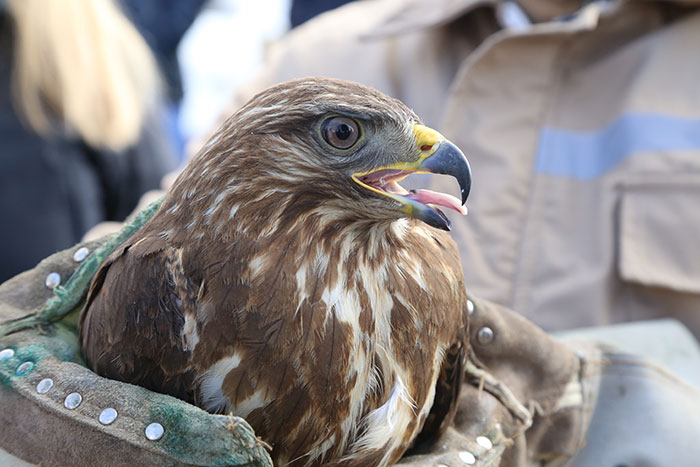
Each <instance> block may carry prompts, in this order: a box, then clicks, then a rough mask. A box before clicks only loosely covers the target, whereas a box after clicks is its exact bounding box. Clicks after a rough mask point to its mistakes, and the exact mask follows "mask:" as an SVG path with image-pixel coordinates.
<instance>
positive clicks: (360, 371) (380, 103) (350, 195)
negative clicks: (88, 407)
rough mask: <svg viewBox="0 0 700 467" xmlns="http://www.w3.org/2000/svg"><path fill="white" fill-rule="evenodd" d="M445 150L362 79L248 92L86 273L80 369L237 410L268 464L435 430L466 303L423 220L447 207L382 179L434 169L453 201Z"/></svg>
mask: <svg viewBox="0 0 700 467" xmlns="http://www.w3.org/2000/svg"><path fill="white" fill-rule="evenodd" d="M354 125H357V126H354ZM353 132H354V133H353ZM348 135H349V136H348ZM355 137H358V141H357V142H356V143H354V144H353V145H352V146H351V147H350V148H348V149H342V148H339V147H337V146H343V145H347V144H349V143H351V142H353V139H351V138H355ZM460 158H461V159H460ZM463 158H464V156H463V155H461V153H458V151H457V150H456V149H455V148H454V147H453V146H451V143H449V142H447V141H446V140H444V138H442V137H441V136H440V135H439V134H438V133H437V132H434V131H432V130H430V129H427V128H425V127H422V126H421V125H420V122H419V120H418V118H417V117H416V116H415V115H414V114H413V113H412V112H411V111H410V110H408V109H407V108H406V107H405V106H404V105H403V104H401V103H400V102H398V101H396V100H394V99H390V98H388V97H386V96H384V95H382V94H380V93H378V92H376V91H374V90H371V89H369V88H366V87H364V86H360V85H357V84H353V83H349V82H344V81H338V80H327V79H305V80H297V81H292V82H288V83H284V84H281V85H279V86H277V87H274V88H271V89H269V90H267V91H266V92H264V93H262V94H260V95H258V96H256V97H255V98H254V99H253V100H252V101H251V102H250V103H249V104H247V105H246V106H245V107H244V108H242V109H241V110H240V111H239V112H238V113H237V114H235V115H234V116H233V117H231V118H230V119H229V120H228V121H227V122H226V123H225V124H224V126H223V127H222V128H221V129H220V130H219V131H218V132H217V133H216V135H214V136H213V138H212V139H211V140H210V141H209V143H208V144H207V145H206V147H204V148H203V149H202V151H201V152H200V154H199V155H198V156H197V157H196V158H195V159H194V160H193V161H192V162H191V163H190V164H189V165H188V167H187V168H186V169H185V170H184V171H183V173H182V174H181V175H180V176H179V178H178V179H177V181H176V182H175V184H174V186H173V188H172V189H171V190H170V192H169V193H168V195H167V196H166V198H165V200H164V202H163V204H162V206H161V208H160V209H159V211H158V212H157V213H156V214H155V216H154V217H153V218H152V219H151V220H150V221H149V222H148V223H147V224H146V225H145V226H144V227H143V228H142V229H141V230H140V231H138V232H137V233H136V234H135V235H134V236H133V237H132V238H131V239H130V240H129V241H127V242H126V243H125V244H124V245H123V246H122V247H121V248H120V249H118V250H117V251H116V252H115V253H114V254H113V255H112V256H111V257H110V258H109V259H108V261H107V262H106V264H105V265H104V266H103V267H102V269H101V270H100V271H99V273H98V274H97V276H96V278H95V279H94V282H93V285H92V287H91V290H90V294H89V296H88V301H87V304H86V306H85V309H84V311H83V314H82V318H81V330H80V331H81V344H82V349H83V352H84V355H85V358H86V361H87V363H88V365H89V366H90V367H91V368H92V369H94V370H95V371H96V372H98V373H100V374H102V375H105V376H107V377H111V378H115V379H120V380H124V381H129V382H133V383H137V384H140V385H143V386H145V387H147V388H150V389H153V390H155V391H159V392H163V393H168V394H172V395H175V396H177V397H180V398H183V399H185V400H189V401H192V402H193V403H195V404H197V405H199V406H201V407H203V408H205V409H207V410H209V411H212V412H221V413H233V414H235V415H239V416H242V417H245V418H246V419H247V420H248V421H249V423H250V424H251V425H252V426H253V427H254V428H255V430H256V432H257V434H258V435H259V436H260V437H261V438H262V439H263V440H265V441H267V442H268V443H270V444H271V445H272V447H273V451H272V454H273V458H274V459H275V461H276V462H277V463H280V464H286V463H293V464H294V465H297V464H298V465H307V464H309V465H315V464H319V463H324V464H336V465H383V464H388V463H392V462H395V461H397V460H398V459H399V458H400V456H401V455H402V454H403V453H404V452H405V450H406V449H407V448H408V447H409V446H410V445H411V443H412V442H413V441H414V440H415V438H416V437H417V435H418V433H419V432H420V431H421V429H423V431H424V433H423V434H422V436H423V437H425V438H430V437H431V436H432V437H434V436H435V435H436V434H437V433H439V432H440V430H441V428H443V427H444V425H445V424H446V423H448V422H449V421H450V417H451V414H452V413H453V409H454V407H455V404H456V398H457V396H458V392H459V386H460V382H461V378H462V364H463V359H464V355H465V353H466V349H467V341H466V339H467V334H466V328H467V319H468V314H467V312H466V297H465V292H464V287H463V283H462V273H461V270H462V269H461V265H460V261H459V257H458V254H457V250H456V247H455V245H454V243H453V241H452V240H451V239H450V237H449V235H448V234H446V233H445V232H443V231H442V230H438V229H436V228H433V227H431V226H429V225H428V223H430V224H431V225H436V226H438V227H442V228H443V229H446V228H448V222H447V220H446V218H445V217H444V215H443V214H442V213H440V212H439V211H438V210H437V209H436V208H435V207H434V206H433V207H430V206H427V205H426V203H427V204H441V205H443V206H447V207H451V208H454V209H457V210H461V209H462V208H461V206H460V204H462V203H460V202H459V201H457V200H455V199H452V198H450V197H447V196H446V195H442V194H437V193H431V192H427V191H423V190H419V191H417V192H412V193H408V192H405V191H404V190H402V189H401V188H400V187H399V186H398V185H396V184H395V183H394V181H395V180H398V179H400V178H402V177H403V176H405V175H406V174H408V173H410V172H414V171H424V172H425V171H432V172H438V173H449V174H452V175H455V176H457V177H458V178H459V181H460V185H461V186H462V188H463V196H462V197H463V199H462V202H463V200H464V198H466V192H467V191H468V180H467V178H468V166H467V165H466V160H462V159H463ZM436 161H437V162H436ZM445 161H447V162H445ZM450 164H452V165H450ZM397 167H398V168H397ZM430 200H432V201H430ZM428 201H430V203H428ZM438 379H439V381H438ZM433 401H435V406H433ZM431 407H432V409H433V412H432V414H431V416H430V417H428V414H429V412H430V411H431ZM426 420H427V421H426ZM424 424H425V426H423V425H424Z"/></svg>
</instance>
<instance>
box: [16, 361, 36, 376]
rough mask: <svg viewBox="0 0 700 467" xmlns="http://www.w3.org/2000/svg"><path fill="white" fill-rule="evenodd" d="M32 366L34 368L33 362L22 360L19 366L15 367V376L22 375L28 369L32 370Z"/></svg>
mask: <svg viewBox="0 0 700 467" xmlns="http://www.w3.org/2000/svg"><path fill="white" fill-rule="evenodd" d="M32 368H34V362H24V363H22V364H21V365H20V366H18V367H17V371H16V372H15V373H17V376H24V375H26V374H27V373H29V372H30V371H32Z"/></svg>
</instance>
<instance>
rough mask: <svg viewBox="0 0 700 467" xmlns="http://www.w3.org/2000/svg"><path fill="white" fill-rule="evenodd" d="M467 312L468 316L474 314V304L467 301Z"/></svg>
mask: <svg viewBox="0 0 700 467" xmlns="http://www.w3.org/2000/svg"><path fill="white" fill-rule="evenodd" d="M467 311H468V312H469V314H470V315H471V314H472V313H474V302H472V301H471V300H467Z"/></svg>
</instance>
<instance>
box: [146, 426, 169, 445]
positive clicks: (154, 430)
mask: <svg viewBox="0 0 700 467" xmlns="http://www.w3.org/2000/svg"><path fill="white" fill-rule="evenodd" d="M164 432H165V430H164V429H163V425H161V424H160V423H151V424H150V425H148V426H147V427H146V438H148V439H150V440H151V441H158V440H159V439H161V438H162V437H163V433H164Z"/></svg>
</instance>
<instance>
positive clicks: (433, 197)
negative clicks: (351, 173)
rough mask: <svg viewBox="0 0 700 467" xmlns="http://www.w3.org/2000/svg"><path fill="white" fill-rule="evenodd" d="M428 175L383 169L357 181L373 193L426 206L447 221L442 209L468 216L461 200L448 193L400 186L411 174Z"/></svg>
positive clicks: (404, 202) (358, 178) (410, 171)
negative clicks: (408, 188) (407, 188)
mask: <svg viewBox="0 0 700 467" xmlns="http://www.w3.org/2000/svg"><path fill="white" fill-rule="evenodd" d="M419 173H428V172H424V171H414V170H400V169H381V170H377V171H376V172H372V173H369V174H365V175H362V176H356V180H357V181H358V182H360V183H362V184H363V185H365V186H366V187H367V188H370V189H372V191H375V192H379V193H380V194H383V195H386V196H389V197H390V198H394V199H397V198H398V199H397V200H399V201H400V200H404V201H403V203H402V204H405V205H408V206H410V205H412V204H413V203H420V204H422V205H425V206H427V207H429V208H431V209H433V210H434V211H436V212H437V213H438V214H440V217H443V218H445V219H447V216H445V213H443V212H442V211H441V210H440V207H443V208H448V209H452V210H453V211H457V212H458V213H460V214H462V215H466V214H467V208H466V206H463V205H462V203H461V202H460V200H459V199H457V198H456V197H454V196H452V195H449V194H447V193H440V192H437V191H432V190H424V189H418V190H410V191H409V190H406V189H405V188H404V187H402V186H401V185H399V183H398V182H400V181H401V180H403V179H404V178H406V177H407V176H409V175H411V174H419Z"/></svg>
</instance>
